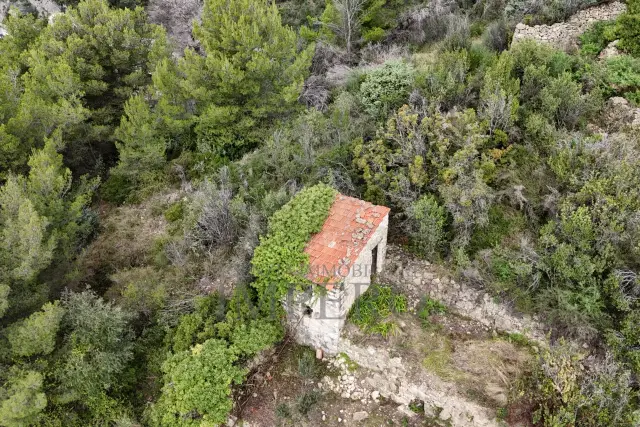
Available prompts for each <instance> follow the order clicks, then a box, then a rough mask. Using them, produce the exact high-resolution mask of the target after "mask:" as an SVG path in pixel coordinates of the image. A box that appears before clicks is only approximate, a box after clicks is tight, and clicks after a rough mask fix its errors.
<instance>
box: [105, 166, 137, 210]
mask: <svg viewBox="0 0 640 427" xmlns="http://www.w3.org/2000/svg"><path fill="white" fill-rule="evenodd" d="M134 190H135V185H134V184H133V183H131V182H130V181H129V180H128V179H127V178H126V177H125V176H123V175H120V174H113V175H111V176H110V177H109V179H107V180H106V181H105V183H104V184H102V186H101V187H100V197H102V199H103V200H105V201H107V202H110V203H115V204H117V205H121V204H122V203H124V202H126V201H127V200H128V199H129V198H130V196H131V195H132V194H133V192H134Z"/></svg>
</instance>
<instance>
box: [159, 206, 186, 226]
mask: <svg viewBox="0 0 640 427" xmlns="http://www.w3.org/2000/svg"><path fill="white" fill-rule="evenodd" d="M183 216H184V203H182V202H176V203H173V204H172V205H171V206H169V207H168V208H167V210H166V211H164V217H165V219H166V220H167V221H169V222H175V221H179V220H181V219H182V217H183Z"/></svg>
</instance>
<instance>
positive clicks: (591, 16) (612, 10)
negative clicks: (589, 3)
mask: <svg viewBox="0 0 640 427" xmlns="http://www.w3.org/2000/svg"><path fill="white" fill-rule="evenodd" d="M625 10H626V6H625V4H624V3H622V2H620V1H614V2H612V3H605V4H602V5H599V6H594V7H591V8H588V9H584V10H581V11H579V12H577V13H576V14H575V15H573V16H571V18H569V20H567V21H566V22H561V23H557V24H553V25H536V26H533V27H530V26H528V25H526V24H523V23H520V24H518V25H517V26H516V29H515V32H514V34H513V43H517V42H519V41H521V40H524V39H533V40H536V41H538V42H541V43H548V44H550V45H552V46H554V47H557V48H560V49H565V50H569V49H572V48H575V47H576V46H577V41H578V36H580V35H581V34H582V33H584V32H585V31H586V30H587V29H588V28H589V27H590V26H591V24H593V23H594V22H597V21H611V20H614V19H616V18H617V17H618V16H619V15H621V14H622V13H624V11H625Z"/></svg>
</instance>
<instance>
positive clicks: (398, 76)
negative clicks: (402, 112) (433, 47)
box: [360, 61, 414, 119]
mask: <svg viewBox="0 0 640 427" xmlns="http://www.w3.org/2000/svg"><path fill="white" fill-rule="evenodd" d="M413 79H414V70H413V67H412V66H411V65H410V64H407V63H406V62H403V61H392V62H387V63H386V64H384V65H383V66H382V67H380V68H375V69H374V70H372V71H369V72H367V73H366V74H365V75H364V78H363V80H362V83H361V85H360V102H361V103H362V105H363V107H364V110H365V111H366V112H368V113H369V114H371V115H372V116H373V117H375V118H378V119H380V118H384V117H386V115H387V113H388V112H389V111H391V110H393V109H395V108H397V107H398V106H400V105H401V104H402V103H403V102H406V100H407V99H408V96H409V92H410V90H411V86H412V84H413Z"/></svg>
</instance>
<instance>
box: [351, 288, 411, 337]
mask: <svg viewBox="0 0 640 427" xmlns="http://www.w3.org/2000/svg"><path fill="white" fill-rule="evenodd" d="M406 311H407V299H406V298H405V296H404V295H400V294H396V293H395V292H394V291H393V290H392V289H391V287H390V286H385V285H377V284H373V285H371V286H370V287H369V289H367V291H366V292H365V293H364V294H362V295H361V296H360V297H358V299H356V301H355V303H354V304H353V306H352V307H351V310H350V311H349V320H351V321H352V322H353V323H354V324H355V325H357V326H358V327H359V328H360V329H362V330H363V331H365V332H368V333H371V334H380V335H382V336H383V337H387V336H389V335H390V334H394V333H395V330H396V328H397V326H396V324H395V323H394V322H393V320H392V319H391V315H392V314H393V313H404V312H406Z"/></svg>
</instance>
